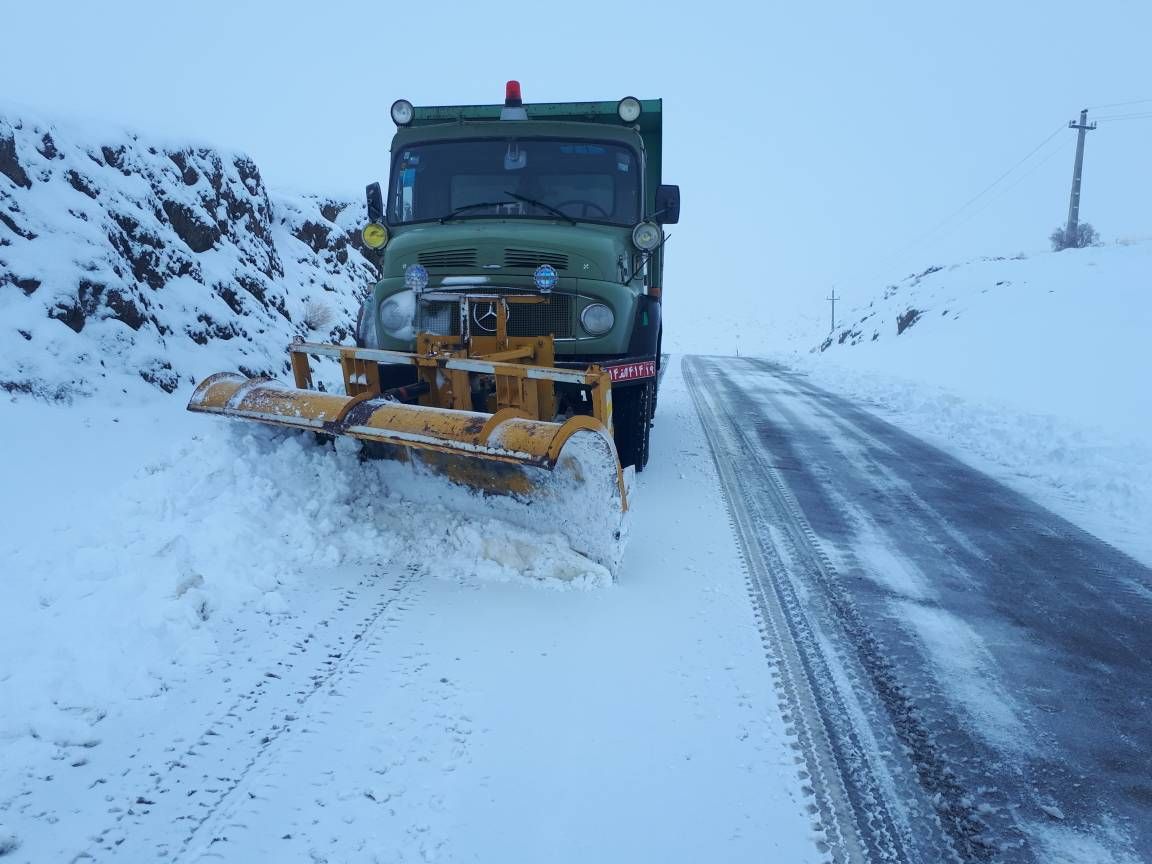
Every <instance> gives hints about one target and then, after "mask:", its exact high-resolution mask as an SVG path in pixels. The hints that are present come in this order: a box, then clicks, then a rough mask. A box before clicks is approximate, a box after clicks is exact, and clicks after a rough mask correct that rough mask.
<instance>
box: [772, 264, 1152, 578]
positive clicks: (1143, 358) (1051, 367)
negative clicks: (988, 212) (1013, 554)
mask: <svg viewBox="0 0 1152 864" xmlns="http://www.w3.org/2000/svg"><path fill="white" fill-rule="evenodd" d="M840 317H841V316H839V315H838V318H840ZM841 320H842V321H843V322H845V323H843V324H842V325H841V326H840V327H838V328H837V330H836V331H835V332H834V333H832V334H831V335H830V336H828V337H827V338H826V339H825V340H824V341H823V342H822V343H820V344H819V345H817V346H816V347H814V348H813V349H812V350H811V352H808V353H797V354H795V355H790V356H787V357H786V362H788V363H789V364H790V365H794V366H797V367H799V368H801V369H804V370H806V371H808V372H809V373H810V375H811V376H812V377H813V378H814V380H816V381H817V382H819V383H820V384H822V385H823V386H826V387H830V388H833V389H836V390H839V391H841V392H844V393H847V394H850V395H852V396H854V397H857V398H862V399H865V400H867V401H868V402H870V403H871V404H873V405H874V406H878V407H880V408H882V409H884V410H885V411H886V412H887V414H888V415H889V416H890V417H891V418H893V419H895V420H897V422H899V423H900V425H903V426H905V427H907V428H910V429H912V430H913V431H915V432H917V433H918V434H921V435H925V436H929V437H931V438H933V439H935V440H936V441H937V442H938V443H940V444H941V445H942V446H944V447H946V448H947V449H949V450H951V451H953V452H956V453H958V454H961V455H964V456H965V457H967V458H968V459H969V461H972V462H975V463H977V464H979V465H980V466H982V467H984V468H986V469H987V470H991V471H993V472H995V473H998V474H1001V475H1002V476H1005V477H1007V478H1010V479H1014V480H1015V481H1016V483H1017V485H1023V486H1026V487H1027V491H1029V492H1031V493H1033V494H1037V495H1040V496H1041V499H1042V500H1044V501H1045V502H1046V503H1047V504H1048V506H1050V507H1053V508H1054V509H1057V510H1058V511H1060V512H1064V513H1065V514H1066V515H1069V516H1070V517H1072V518H1073V519H1074V520H1075V521H1078V522H1080V523H1081V524H1085V525H1087V526H1089V527H1091V528H1092V529H1093V530H1095V531H1097V532H1098V533H1100V534H1101V536H1104V537H1106V538H1107V539H1110V540H1112V541H1113V542H1115V543H1118V544H1120V545H1122V546H1123V547H1124V548H1126V549H1128V550H1129V551H1133V552H1136V553H1137V554H1140V555H1142V556H1143V557H1145V558H1146V559H1152V537H1149V535H1148V531H1147V525H1149V524H1152V436H1150V435H1149V433H1148V430H1149V428H1152V388H1150V387H1149V384H1148V380H1147V378H1148V370H1149V369H1152V341H1150V340H1149V339H1148V334H1149V333H1150V332H1152V242H1148V241H1145V242H1133V243H1130V244H1127V245H1117V246H1107V247H1098V248H1089V249H1079V250H1066V251H1064V252H1059V253H1048V254H1040V255H1035V256H1032V257H1023V256H1021V257H1018V258H1011V259H983V260H978V261H973V262H970V263H967V264H959V265H954V266H949V267H931V268H929V269H927V270H925V271H924V272H922V273H919V274H915V275H912V276H909V277H908V278H906V279H904V280H902V281H900V282H898V283H895V284H892V285H889V286H887V287H886V288H883V289H882V290H879V291H877V292H876V295H875V296H874V297H873V299H870V300H869V301H868V302H867V303H862V304H860V305H858V306H856V307H855V308H852V309H850V310H849V311H848V312H847V313H846V314H844V315H843V316H842V318H841Z"/></svg>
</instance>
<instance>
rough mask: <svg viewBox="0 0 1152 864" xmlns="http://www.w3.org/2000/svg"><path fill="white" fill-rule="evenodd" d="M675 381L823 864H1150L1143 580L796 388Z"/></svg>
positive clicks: (1105, 552)
mask: <svg viewBox="0 0 1152 864" xmlns="http://www.w3.org/2000/svg"><path fill="white" fill-rule="evenodd" d="M684 366H685V376H686V378H687V379H688V381H689V383H690V384H691V386H692V390H693V396H694V398H695V399H696V402H697V407H698V410H699V411H700V414H701V418H702V420H703V422H704V425H705V428H706V430H708V435H709V440H710V443H711V445H712V448H713V452H714V455H715V458H716V462H717V468H718V470H719V472H720V475H721V479H722V481H723V483H724V486H725V491H726V495H727V498H728V503H729V506H730V510H731V512H732V517H733V522H734V524H735V526H736V528H737V531H738V534H739V536H740V538H741V542H742V545H743V547H744V554H745V559H746V561H747V562H748V566H749V588H750V592H751V596H752V599H753V602H754V603H755V604H756V606H757V608H758V611H759V612H760V615H761V618H762V622H763V629H764V634H765V641H766V644H767V648H768V654H769V657H770V659H771V660H772V661H773V662H774V664H775V666H776V670H777V677H778V686H779V687H780V689H781V692H782V693H783V695H784V696H785V699H786V702H787V703H788V704H789V705H790V706H791V710H792V711H793V713H794V715H795V717H794V721H795V726H796V734H797V737H798V740H799V742H800V745H801V746H802V748H803V750H804V752H805V756H806V758H807V760H808V767H809V772H810V774H811V778H812V779H811V787H812V790H811V791H812V794H813V796H814V800H815V804H816V807H817V808H818V810H819V814H820V819H821V820H822V823H823V828H824V831H825V833H826V842H827V845H828V847H829V849H830V851H831V854H832V857H833V859H834V860H840V861H909V862H918V861H937V860H948V859H952V860H959V861H1011V862H1016V861H1036V862H1048V861H1077V862H1079V861H1085V862H1095V861H1103V862H1110V861H1117V862H1121V861H1124V862H1127V861H1152V773H1150V768H1152V626H1150V624H1152V571H1150V570H1149V569H1148V568H1146V567H1144V566H1143V565H1141V564H1140V563H1138V562H1137V561H1135V560H1133V559H1132V558H1130V557H1128V556H1127V555H1125V554H1123V553H1122V552H1121V551H1118V550H1117V549H1115V548H1113V547H1111V546H1109V545H1108V544H1106V543H1104V542H1102V541H1100V540H1098V539H1096V538H1095V537H1093V536H1091V535H1089V534H1088V533H1086V532H1084V531H1082V530H1081V529H1079V528H1078V527H1076V526H1075V525H1073V524H1071V523H1069V522H1068V521H1067V520H1065V519H1063V518H1061V517H1059V516H1057V515H1055V514H1053V513H1051V512H1049V511H1048V510H1046V509H1044V508H1043V507H1041V506H1039V505H1037V504H1036V503H1035V502H1033V501H1031V500H1029V499H1028V498H1027V497H1026V496H1024V495H1022V494H1020V493H1019V492H1017V491H1014V490H1013V489H1011V488H1009V487H1008V486H1005V485H1004V484H1003V483H1000V482H998V481H996V480H994V479H992V478H991V477H989V476H987V475H985V474H983V473H981V472H980V471H978V470H975V469H974V468H972V467H970V466H968V465H966V464H965V463H963V462H961V461H959V460H958V459H956V458H954V457H952V456H950V455H948V454H947V453H945V452H943V451H942V450H940V449H938V448H937V447H934V446H932V445H930V444H928V443H925V442H924V441H922V440H919V439H918V438H916V437H914V436H912V435H910V434H908V433H906V432H903V431H901V430H900V429H898V428H896V427H894V426H893V425H891V424H889V423H887V422H885V421H883V420H881V419H879V418H878V417H876V416H874V415H873V414H871V413H869V412H868V411H867V410H865V409H864V408H862V407H860V406H858V405H855V404H853V403H852V402H850V401H848V400H845V399H843V398H840V397H838V396H835V395H833V394H831V393H828V392H827V391H824V390H822V389H820V388H818V387H815V386H813V385H812V384H810V383H808V381H807V380H806V379H805V378H804V377H803V376H802V375H799V374H797V373H794V372H791V371H788V370H787V369H785V368H782V367H780V366H777V365H774V364H772V363H769V362H766V361H760V360H754V359H734V358H702V357H689V358H686V359H685V361H684Z"/></svg>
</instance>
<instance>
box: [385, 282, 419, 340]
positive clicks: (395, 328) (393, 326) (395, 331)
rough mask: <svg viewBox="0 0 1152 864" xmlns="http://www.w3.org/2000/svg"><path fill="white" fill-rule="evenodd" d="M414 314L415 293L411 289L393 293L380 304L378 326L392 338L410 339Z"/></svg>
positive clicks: (412, 334) (412, 333)
mask: <svg viewBox="0 0 1152 864" xmlns="http://www.w3.org/2000/svg"><path fill="white" fill-rule="evenodd" d="M415 315H416V295H415V294H414V293H413V292H411V291H401V292H400V293H398V294H393V295H392V296H391V297H389V298H388V299H387V300H385V301H384V302H383V303H381V304H380V313H379V317H380V327H381V328H382V329H383V330H384V332H385V333H387V334H388V335H389V336H391V337H392V338H394V339H411V338H412V337H413V336H414V335H415V334H414V332H413V329H412V320H413V318H414V317H415Z"/></svg>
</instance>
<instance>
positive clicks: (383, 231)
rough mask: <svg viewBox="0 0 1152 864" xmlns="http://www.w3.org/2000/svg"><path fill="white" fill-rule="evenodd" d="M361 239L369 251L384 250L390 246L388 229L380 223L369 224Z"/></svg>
mask: <svg viewBox="0 0 1152 864" xmlns="http://www.w3.org/2000/svg"><path fill="white" fill-rule="evenodd" d="M360 239H361V240H363V241H364V245H365V246H367V247H368V248H369V249H383V248H384V247H385V246H387V245H388V229H387V228H385V227H384V226H383V225H381V224H380V223H379V222H369V223H368V224H367V225H365V226H364V228H363V230H361V232H360Z"/></svg>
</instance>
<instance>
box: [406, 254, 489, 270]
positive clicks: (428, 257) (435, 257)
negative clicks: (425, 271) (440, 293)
mask: <svg viewBox="0 0 1152 864" xmlns="http://www.w3.org/2000/svg"><path fill="white" fill-rule="evenodd" d="M416 260H417V261H419V262H420V263H421V264H422V265H424V266H425V267H428V268H433V267H437V268H439V267H475V266H476V250H475V249H441V250H438V251H435V252H421V253H420V254H419V255H417V256H416Z"/></svg>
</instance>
